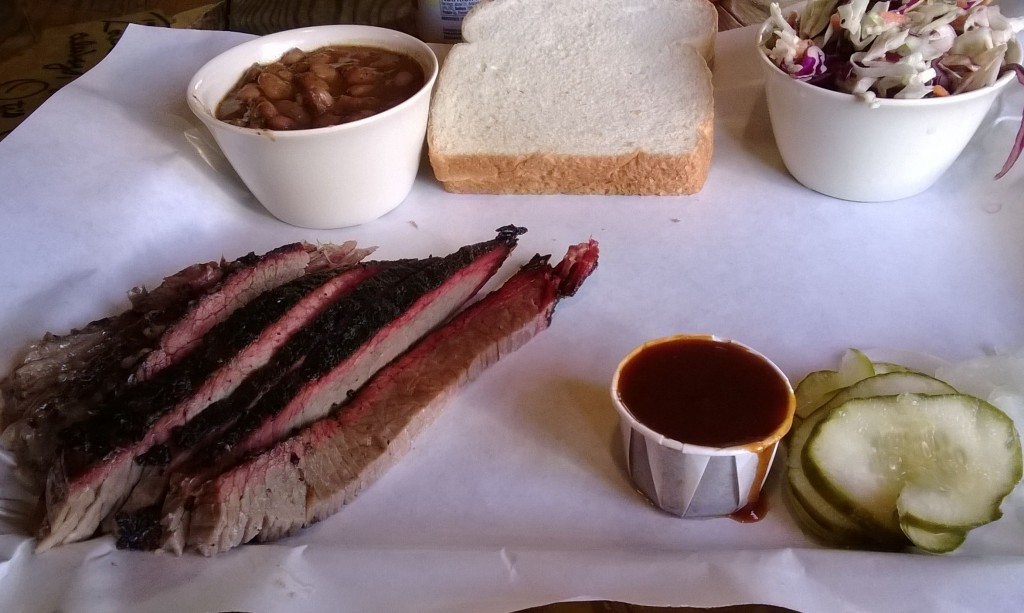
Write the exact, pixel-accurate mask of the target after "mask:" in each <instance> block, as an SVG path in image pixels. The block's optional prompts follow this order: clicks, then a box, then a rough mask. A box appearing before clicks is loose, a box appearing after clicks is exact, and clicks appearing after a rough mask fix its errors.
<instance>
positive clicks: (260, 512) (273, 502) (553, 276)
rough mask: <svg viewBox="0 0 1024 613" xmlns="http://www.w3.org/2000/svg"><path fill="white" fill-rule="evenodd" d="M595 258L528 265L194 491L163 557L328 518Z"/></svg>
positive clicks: (528, 330)
mask: <svg viewBox="0 0 1024 613" xmlns="http://www.w3.org/2000/svg"><path fill="white" fill-rule="evenodd" d="M597 255H598V248H597V244H596V243H595V242H593V241H591V242H589V243H584V244H580V245H576V246H574V247H572V248H571V249H570V250H569V253H568V254H567V255H566V257H565V259H563V260H562V261H561V262H560V263H559V264H558V265H557V266H555V267H554V268H552V267H551V266H549V265H548V264H547V258H546V257H545V258H541V257H536V258H534V260H532V261H531V262H530V263H529V264H528V265H527V266H525V267H524V268H523V269H522V270H521V271H520V272H519V273H517V274H516V275H515V276H513V277H512V278H511V279H510V280H509V281H508V282H506V283H505V284H504V285H503V286H502V287H501V288H500V289H498V290H497V291H495V292H493V293H492V294H490V295H489V296H487V297H485V298H484V299H483V300H481V301H479V302H477V303H476V304H474V305H473V306H471V307H469V308H468V309H467V310H466V311H464V312H463V313H461V314H460V315H458V316H457V317H456V318H455V319H454V320H453V321H452V322H451V323H450V324H448V325H446V326H444V327H443V328H441V329H439V330H437V331H435V332H433V333H432V334H430V335H429V336H427V337H426V338H425V339H424V340H422V341H421V342H419V343H418V344H417V345H416V346H415V347H414V348H413V349H411V350H410V351H409V352H407V353H405V354H404V355H403V356H402V357H401V358H399V359H398V360H396V361H394V362H392V363H391V364H390V365H388V366H387V367H385V368H384V369H382V370H381V371H380V372H378V373H377V375H376V376H375V377H374V378H373V379H372V380H371V382H370V383H369V384H368V385H367V386H366V387H364V388H363V389H362V390H361V391H359V392H358V393H357V394H356V395H355V396H354V397H353V398H352V400H351V401H350V402H349V403H348V404H346V405H344V406H343V407H342V408H341V409H340V410H338V411H336V412H335V413H333V414H332V415H330V416H329V417H326V418H324V419H321V420H319V421H316V422H315V423H313V424H312V425H310V426H308V427H306V428H304V429H303V430H301V431H300V432H298V433H297V434H295V435H294V436H292V437H290V438H288V439H286V440H284V441H282V442H279V443H277V444H276V445H274V446H273V447H271V448H270V449H267V450H265V451H263V452H262V453H259V454H257V455H254V456H250V457H249V458H247V459H245V460H244V461H242V462H241V463H239V464H237V465H236V466H235V467H233V468H231V469H229V470H227V471H225V472H223V473H221V474H220V475H218V476H217V477H215V478H213V479H211V480H208V481H205V482H204V483H202V484H198V485H193V486H192V490H191V491H190V492H189V493H188V495H187V496H186V497H185V500H178V501H177V503H178V504H179V505H180V507H179V509H178V510H177V512H172V513H168V512H167V511H168V509H167V508H166V507H165V512H164V521H165V524H164V528H165V535H164V538H165V547H167V548H169V549H171V550H175V551H177V552H179V553H180V552H181V551H182V549H183V548H184V547H186V546H187V547H189V548H195V549H197V550H198V551H199V552H201V553H202V554H203V555H207V556H209V555H213V554H216V553H218V552H221V551H224V550H226V549H230V548H232V547H235V546H237V545H239V544H241V543H245V542H249V541H251V540H253V539H257V540H260V541H267V540H272V539H275V538H279V537H281V536H284V535H287V534H290V533H292V532H294V531H295V530H298V529H299V528H302V527H304V526H308V525H310V524H312V523H314V522H317V521H319V520H321V519H323V518H325V517H327V516H329V515H331V514H333V513H335V512H336V511H337V510H338V509H339V508H340V507H341V506H342V505H344V504H346V503H348V502H349V501H351V500H352V499H353V498H354V497H355V496H356V494H358V493H359V492H360V491H361V490H362V489H363V488H365V487H366V486H367V485H368V484H370V483H372V482H373V481H374V480H375V479H377V478H378V477H379V476H380V475H381V474H382V473H383V472H384V471H385V470H386V469H387V468H388V467H390V466H391V465H392V464H394V462H395V461H397V459H398V458H399V457H401V455H402V454H403V453H404V452H405V451H406V450H408V449H409V448H410V446H411V444H412V441H413V438H414V437H415V436H416V434H417V433H419V432H420V431H421V430H422V429H424V428H425V427H426V426H427V425H429V424H430V423H431V422H432V421H433V420H434V418H435V417H436V416H437V415H438V413H439V412H440V410H441V408H442V407H443V406H444V404H445V403H446V401H447V400H448V398H449V397H450V396H451V395H452V394H453V393H454V392H455V391H456V390H457V389H458V388H460V387H461V386H462V385H463V384H465V383H466V382H467V381H470V380H472V379H473V378H474V377H475V376H476V375H477V374H478V373H479V372H480V371H481V370H483V369H484V368H486V367H487V366H489V365H490V364H492V363H494V362H495V361H497V360H498V359H499V358H500V357H501V356H502V355H505V354H506V353H509V352H511V351H513V350H514V349H516V348H517V347H519V346H521V345H522V344H523V343H525V342H526V341H528V340H529V339H530V338H532V337H533V336H534V335H535V334H537V333H538V332H540V331H541V330H543V329H545V328H546V327H547V326H548V325H549V323H550V319H551V315H552V313H553V311H554V308H555V305H556V303H557V302H558V300H559V298H561V297H562V296H566V295H571V294H573V293H575V291H576V289H577V288H578V287H579V285H580V284H581V283H582V282H583V281H584V279H586V277H587V276H588V275H589V274H590V273H591V272H592V271H593V270H594V268H595V267H596V265H597ZM186 509H190V511H188V512H182V510H186ZM172 511H173V510H172ZM168 519H170V520H172V522H171V523H166V522H167V521H168ZM175 521H177V522H178V523H174V522H175Z"/></svg>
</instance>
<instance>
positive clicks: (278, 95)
mask: <svg viewBox="0 0 1024 613" xmlns="http://www.w3.org/2000/svg"><path fill="white" fill-rule="evenodd" d="M256 83H257V84H258V85H259V86H260V89H261V90H263V95H264V96H266V97H267V98H268V99H270V100H284V99H285V98H291V97H292V96H294V95H295V88H294V87H292V84H291V83H289V82H288V81H285V80H284V79H282V78H281V77H279V76H277V75H276V74H274V73H272V72H264V73H263V74H261V75H260V76H259V78H258V79H256Z"/></svg>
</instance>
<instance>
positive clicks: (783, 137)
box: [757, 22, 1021, 202]
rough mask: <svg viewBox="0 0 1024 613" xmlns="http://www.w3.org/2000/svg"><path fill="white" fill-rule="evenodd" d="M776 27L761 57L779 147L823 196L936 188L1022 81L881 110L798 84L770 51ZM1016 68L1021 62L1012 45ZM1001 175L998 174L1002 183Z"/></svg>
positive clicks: (892, 194) (890, 195)
mask: <svg viewBox="0 0 1024 613" xmlns="http://www.w3.org/2000/svg"><path fill="white" fill-rule="evenodd" d="M770 29H771V24H770V22H766V23H765V24H764V25H763V26H762V27H761V29H760V30H759V31H758V36H757V49H758V51H757V53H758V56H759V57H760V60H759V61H760V62H761V67H762V68H763V71H764V76H765V93H766V95H767V99H768V113H769V116H770V117H771V123H772V130H773V131H774V132H775V142H776V144H777V145H778V147H779V153H780V154H781V155H782V161H783V162H784V163H785V164H786V168H787V169H788V170H789V172H790V173H791V174H792V175H793V177H794V178H796V180H797V181H799V182H800V183H802V184H803V185H805V186H806V187H809V188H811V189H813V190H815V191H817V192H821V193H822V194H825V195H828V196H832V197H835V198H841V199H844V200H854V201H860V202H882V201H888V200H898V199H900V198H907V197H909V196H913V195H916V194H919V193H921V192H923V191H924V190H926V189H928V188H929V187H931V186H932V184H934V183H935V182H936V181H937V180H938V179H939V177H941V176H942V174H943V173H944V172H946V170H948V169H949V167H950V166H951V165H952V164H953V162H954V161H955V160H956V158H957V156H959V155H960V153H961V152H962V151H963V149H964V147H966V146H967V143H968V141H970V140H971V137H972V136H974V133H975V131H977V129H978V126H980V125H981V122H982V121H983V120H984V119H985V116H986V115H987V114H988V111H989V109H990V108H991V106H992V103H993V102H994V101H995V100H996V97H997V96H998V95H999V94H1000V92H1002V91H1003V90H1004V89H1005V88H1006V86H1007V85H1008V84H1009V83H1010V82H1011V81H1015V77H1014V75H1013V74H1005V75H1003V76H1002V77H1000V78H999V80H998V81H997V82H996V83H995V85H993V86H992V87H986V88H984V89H980V90H976V91H973V92H968V93H965V94H956V95H953V96H947V97H942V98H928V99H923V100H895V99H878V100H877V105H872V104H869V103H868V102H866V101H864V100H862V99H860V98H858V97H856V96H853V95H851V94H845V93H841V92H835V91H830V90H827V89H824V88H821V87H817V86H815V85H810V84H808V83H804V82H802V81H798V80H797V79H794V78H792V77H790V76H789V75H787V74H786V73H784V72H783V71H782V70H781V69H779V68H778V67H777V66H775V64H773V63H772V62H771V60H769V59H768V57H767V56H766V55H765V53H764V52H763V51H762V49H763V46H762V43H763V42H764V41H765V40H766V37H767V36H769V34H770ZM1007 55H1008V58H1007V59H1008V61H1010V62H1020V59H1021V49H1020V44H1019V43H1018V41H1017V40H1013V41H1011V46H1010V49H1009V52H1008V54H1007ZM997 172H999V169H998V168H993V169H992V175H993V176H994V175H995V174H996V173H997Z"/></svg>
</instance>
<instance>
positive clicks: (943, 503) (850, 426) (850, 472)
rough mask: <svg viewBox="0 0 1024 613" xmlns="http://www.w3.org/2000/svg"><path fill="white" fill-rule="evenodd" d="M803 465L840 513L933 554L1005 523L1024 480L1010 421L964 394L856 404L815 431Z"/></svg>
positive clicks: (904, 396) (839, 411) (838, 410)
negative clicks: (898, 533)
mask: <svg viewBox="0 0 1024 613" xmlns="http://www.w3.org/2000/svg"><path fill="white" fill-rule="evenodd" d="M880 376H891V375H880ZM803 467H804V470H805V473H806V476H807V479H808V480H809V481H810V482H811V483H812V485H813V486H814V489H816V490H817V491H818V492H819V494H821V495H822V497H823V498H825V499H826V500H828V501H830V502H831V503H832V504H833V505H835V506H836V508H838V509H840V510H843V511H848V512H849V513H850V515H851V517H854V518H855V519H856V520H858V521H864V522H867V524H871V525H874V526H875V527H876V528H877V529H879V530H885V531H889V530H891V529H892V528H893V527H894V526H896V527H898V528H899V529H900V530H903V531H904V533H907V532H909V533H910V534H907V536H908V537H909V538H910V539H911V542H914V543H915V544H917V543H916V542H915V541H914V540H913V539H914V538H915V537H916V538H919V539H921V541H922V549H927V548H930V549H931V550H938V549H941V548H942V547H940V546H937V545H936V543H937V540H938V539H939V537H936V536H935V535H937V534H938V535H942V534H945V535H952V534H955V533H958V532H963V533H965V534H966V532H967V531H968V530H970V529H971V528H974V527H977V526H980V525H983V524H985V523H988V522H991V521H994V520H996V519H998V518H999V517H1000V516H1001V512H1000V510H999V505H1000V504H1001V502H1002V500H1003V499H1004V498H1005V497H1006V496H1007V494H1009V493H1010V491H1012V490H1013V488H1014V486H1015V485H1016V484H1017V483H1018V482H1019V481H1020V479H1021V474H1022V463H1021V447H1020V440H1019V438H1018V435H1017V429H1016V428H1015V427H1014V425H1013V422H1012V420H1010V418H1009V417H1008V416H1007V415H1006V414H1005V413H1003V412H1002V411H1000V410H999V409H998V408H996V407H994V406H992V405H991V404H989V403H987V402H985V401H983V400H980V399H978V398H974V397H972V396H967V395H963V394H947V395H938V396H927V395H921V394H900V395H898V396H876V397H869V398H858V399H852V400H849V401H847V402H845V403H843V404H841V405H839V406H837V407H835V408H834V409H832V410H830V411H829V412H828V414H827V415H824V416H823V417H822V419H821V420H820V421H819V422H818V424H817V425H816V426H814V428H813V431H812V432H811V433H810V434H809V435H808V437H807V440H806V443H805V446H804V449H803ZM905 526H911V529H910V530H905V529H904V527H905ZM942 540H943V542H944V543H945V545H948V544H950V543H952V541H953V538H952V537H951V536H947V537H945V538H944V539H942ZM945 545H943V546H945Z"/></svg>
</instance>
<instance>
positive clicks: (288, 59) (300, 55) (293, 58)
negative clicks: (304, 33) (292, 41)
mask: <svg viewBox="0 0 1024 613" xmlns="http://www.w3.org/2000/svg"><path fill="white" fill-rule="evenodd" d="M305 57H306V52H305V51H303V50H302V49H299V48H298V47H293V48H291V49H289V50H287V51H285V52H284V55H282V56H281V60H280V62H281V63H282V64H284V65H285V66H287V65H288V64H294V63H295V62H298V61H299V60H302V59H304V58H305Z"/></svg>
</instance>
